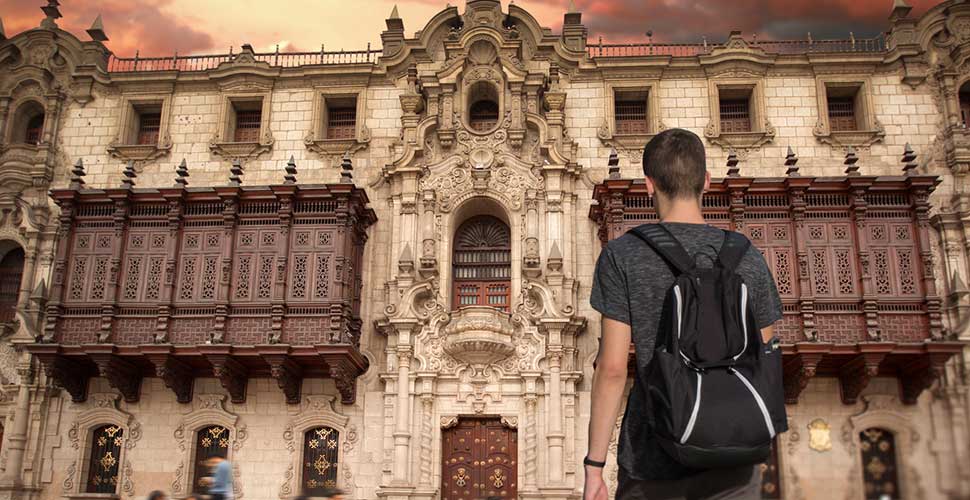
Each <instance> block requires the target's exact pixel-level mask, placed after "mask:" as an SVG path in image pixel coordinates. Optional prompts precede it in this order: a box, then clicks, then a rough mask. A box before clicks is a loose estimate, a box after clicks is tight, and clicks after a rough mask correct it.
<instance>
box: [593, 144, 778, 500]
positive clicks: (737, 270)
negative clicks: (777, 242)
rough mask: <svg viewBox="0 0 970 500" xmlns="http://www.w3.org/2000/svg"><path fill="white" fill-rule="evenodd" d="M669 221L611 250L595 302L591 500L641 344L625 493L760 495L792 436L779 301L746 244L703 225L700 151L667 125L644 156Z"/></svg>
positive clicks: (624, 457)
mask: <svg viewBox="0 0 970 500" xmlns="http://www.w3.org/2000/svg"><path fill="white" fill-rule="evenodd" d="M643 171H644V174H645V175H646V187H647V192H648V193H649V195H650V196H651V197H652V198H653V201H654V206H655V207H656V209H657V212H658V214H659V216H660V223H659V224H645V225H642V226H639V227H637V228H635V229H633V230H631V231H629V232H628V233H627V234H625V235H623V236H621V237H619V238H616V239H615V240H613V241H611V242H610V243H609V244H608V245H607V246H606V248H604V249H603V251H602V253H601V254H600V256H599V260H598V261H597V264H596V271H595V273H594V277H593V285H592V291H591V295H590V304H591V305H592V307H593V308H594V309H596V310H597V311H599V312H600V313H601V314H602V316H603V318H602V328H601V334H602V336H601V339H600V347H599V354H598V355H597V358H596V362H595V364H594V365H595V366H594V375H593V382H592V383H593V386H592V394H591V399H592V402H591V411H590V426H589V450H588V454H587V456H586V458H585V459H584V464H585V469H586V484H585V496H584V500H606V499H607V496H608V494H607V488H606V484H605V482H604V480H603V467H604V466H605V461H606V453H607V448H608V447H609V441H610V436H611V434H612V432H613V428H614V425H615V422H616V418H617V415H618V413H619V410H620V406H621V405H622V399H623V390H624V386H625V384H626V379H627V356H628V352H629V346H630V342H631V340H632V342H633V344H634V348H635V352H636V375H635V378H634V383H633V387H632V388H631V390H630V395H629V399H628V401H627V405H626V412H625V414H624V417H623V424H622V427H621V430H620V436H619V440H618V452H617V460H618V462H619V469H620V470H619V485H618V488H617V494H616V498H618V499H624V500H638V499H649V500H654V499H691V500H693V499H715V498H716V499H756V498H759V497H760V480H761V478H760V475H759V474H758V472H757V465H758V464H759V463H762V462H764V461H765V460H766V459H767V456H768V453H769V451H770V446H771V443H772V440H773V438H774V437H775V435H776V434H777V433H780V432H784V431H785V430H787V418H786V416H785V407H784V388H783V384H782V379H781V374H782V365H781V349H780V348H779V345H778V342H777V340H773V332H772V324H773V323H775V322H776V321H778V320H779V319H781V315H782V309H781V299H780V297H779V296H778V291H777V289H776V287H775V283H774V280H773V279H772V276H771V273H770V271H769V269H768V266H767V264H766V263H765V260H764V257H763V256H762V255H761V253H760V252H759V251H758V250H757V249H755V248H754V247H753V246H751V244H750V242H749V241H748V240H747V238H745V237H744V236H743V235H741V234H739V233H734V232H728V231H723V230H721V229H718V228H715V227H713V226H710V225H707V224H706V223H705V221H704V217H703V213H702V210H701V196H702V194H703V192H704V191H705V190H706V189H707V188H708V187H709V185H710V174H709V173H708V172H707V169H706V167H705V154H704V145H703V143H702V142H701V140H700V138H698V137H697V136H696V135H695V134H693V133H691V132H689V131H686V130H682V129H671V130H666V131H664V132H662V133H660V134H657V135H656V136H655V137H654V138H653V139H651V140H650V142H649V143H648V144H647V145H646V147H645V148H644V154H643Z"/></svg>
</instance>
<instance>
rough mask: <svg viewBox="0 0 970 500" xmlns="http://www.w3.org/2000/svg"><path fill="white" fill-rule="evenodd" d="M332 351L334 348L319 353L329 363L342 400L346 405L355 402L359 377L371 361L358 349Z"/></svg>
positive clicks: (329, 371) (328, 365)
mask: <svg viewBox="0 0 970 500" xmlns="http://www.w3.org/2000/svg"><path fill="white" fill-rule="evenodd" d="M324 349H325V348H324ZM330 351H332V350H331V349H325V350H323V349H321V350H320V351H319V354H320V356H321V357H322V358H323V360H324V362H326V363H327V371H328V373H329V375H330V378H332V379H333V382H334V385H336V386H337V391H338V392H340V402H341V403H343V404H345V405H350V404H354V401H356V399H357V377H358V376H360V375H361V374H363V373H364V372H365V371H367V367H368V364H369V362H368V361H367V358H365V357H364V356H363V355H361V354H360V353H359V352H358V351H357V350H356V349H351V350H348V351H345V352H330Z"/></svg>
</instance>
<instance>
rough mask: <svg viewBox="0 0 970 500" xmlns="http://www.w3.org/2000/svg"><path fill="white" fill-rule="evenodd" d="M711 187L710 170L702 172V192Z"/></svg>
mask: <svg viewBox="0 0 970 500" xmlns="http://www.w3.org/2000/svg"><path fill="white" fill-rule="evenodd" d="M709 189H711V172H709V171H708V172H704V191H702V192H704V193H706V192H707V190H709Z"/></svg>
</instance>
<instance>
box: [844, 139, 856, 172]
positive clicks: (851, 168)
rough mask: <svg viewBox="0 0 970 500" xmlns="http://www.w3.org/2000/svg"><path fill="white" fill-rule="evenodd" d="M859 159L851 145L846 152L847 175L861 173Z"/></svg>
mask: <svg viewBox="0 0 970 500" xmlns="http://www.w3.org/2000/svg"><path fill="white" fill-rule="evenodd" d="M858 161H859V157H858V156H856V154H855V148H854V147H852V146H849V149H848V150H846V152H845V161H844V162H843V163H844V164H845V175H859V166H858V165H856V162H858Z"/></svg>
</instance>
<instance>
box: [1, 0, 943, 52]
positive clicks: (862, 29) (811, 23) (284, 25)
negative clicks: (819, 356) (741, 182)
mask: <svg viewBox="0 0 970 500" xmlns="http://www.w3.org/2000/svg"><path fill="white" fill-rule="evenodd" d="M448 1H449V0H60V2H61V6H60V10H61V13H62V14H63V16H64V17H63V18H61V19H59V20H58V25H59V26H60V27H61V28H63V29H66V30H68V31H70V32H72V33H74V34H75V35H78V36H79V37H80V38H81V39H82V40H87V39H88V36H87V34H86V33H85V32H84V30H85V29H87V28H88V27H89V26H90V25H91V23H92V22H93V21H94V18H95V17H97V15H98V14H102V15H103V17H104V27H105V32H106V33H107V35H108V37H109V38H110V40H109V41H108V42H107V43H106V45H107V46H108V48H109V49H111V50H112V51H113V52H114V53H115V54H117V55H118V56H122V57H126V56H129V57H130V56H133V55H135V52H136V51H138V52H139V53H140V55H141V56H168V55H172V54H173V53H175V52H178V53H179V54H183V55H185V54H204V53H225V52H228V51H229V47H230V46H231V47H234V51H238V50H239V47H240V46H241V45H242V44H243V43H250V44H252V45H253V47H255V48H256V50H257V52H264V51H272V50H274V49H275V47H276V46H277V45H278V46H279V48H280V50H281V51H318V50H320V47H321V45H323V46H324V48H325V49H326V50H341V49H346V50H359V49H364V48H366V47H367V44H368V43H371V45H372V47H374V48H376V47H380V33H381V31H383V30H384V19H385V18H386V17H388V15H389V14H390V12H391V9H392V8H393V7H394V5H397V7H398V11H399V13H400V15H401V18H402V19H403V20H404V28H405V30H406V32H407V35H408V36H409V37H411V36H413V34H414V32H415V31H418V30H420V29H421V28H422V27H423V26H424V24H425V23H426V22H427V21H428V20H429V19H431V17H432V16H434V15H435V14H436V13H437V12H439V11H440V10H442V9H443V8H444V7H445V6H446V4H447V2H448ZM450 1H451V2H452V3H454V4H456V5H458V6H459V7H464V3H465V1H464V0H450ZM573 1H574V3H575V5H576V8H577V10H579V11H581V12H582V13H583V23H584V24H585V25H586V26H587V27H588V28H589V31H590V43H595V41H596V40H597V39H598V38H599V37H600V36H602V37H603V40H604V42H614V43H620V42H639V41H646V36H645V32H647V31H648V30H649V31H652V32H653V40H654V41H655V42H688V41H691V42H693V41H700V40H701V39H702V37H706V38H707V39H708V40H711V41H717V40H723V39H725V38H727V34H728V33H729V32H730V31H731V30H741V31H742V32H744V34H745V35H746V36H751V35H753V34H757V35H758V37H759V38H760V39H804V38H806V36H807V33H809V32H811V34H812V38H814V39H817V40H820V39H827V38H848V36H849V32H853V33H854V35H855V36H856V37H857V38H863V37H869V36H874V35H877V34H879V33H880V32H883V31H885V30H887V29H888V21H887V18H888V15H889V11H890V10H891V7H892V4H893V0H573ZM45 3H46V0H0V20H2V22H3V26H4V28H5V31H6V34H7V36H8V37H10V36H13V35H14V34H16V33H19V32H21V31H24V30H27V29H31V28H34V27H36V26H38V25H39V24H40V21H41V19H42V18H43V16H44V15H43V13H42V12H41V10H40V7H41V6H42V5H44V4H45ZM508 3H509V0H502V6H503V8H507V6H508ZM514 3H515V4H516V5H518V6H519V7H522V8H524V9H526V10H528V11H530V12H531V13H532V15H533V16H535V17H536V18H537V19H538V20H539V22H540V23H541V24H542V25H543V26H546V27H549V28H551V29H553V30H554V31H556V32H558V31H559V29H560V28H561V26H562V15H563V13H564V12H565V11H566V9H567V7H568V5H569V0H514ZM909 3H910V4H911V5H913V7H914V9H913V14H914V15H919V14H921V13H922V12H925V11H926V10H927V9H928V8H930V7H932V6H933V5H936V4H937V3H939V0H909Z"/></svg>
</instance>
